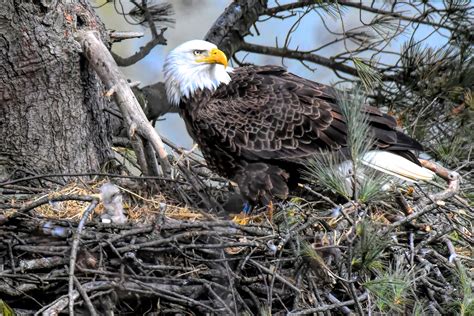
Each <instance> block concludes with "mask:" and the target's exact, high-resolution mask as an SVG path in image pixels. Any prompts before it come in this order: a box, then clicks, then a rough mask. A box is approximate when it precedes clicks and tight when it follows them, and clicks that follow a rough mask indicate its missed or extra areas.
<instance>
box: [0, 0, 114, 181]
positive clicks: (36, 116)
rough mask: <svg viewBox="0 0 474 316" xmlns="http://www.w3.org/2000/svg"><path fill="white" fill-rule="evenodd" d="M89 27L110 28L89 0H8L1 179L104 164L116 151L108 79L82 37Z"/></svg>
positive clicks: (1, 76) (2, 57) (3, 25)
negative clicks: (84, 52)
mask: <svg viewBox="0 0 474 316" xmlns="http://www.w3.org/2000/svg"><path fill="white" fill-rule="evenodd" d="M83 27H88V28H93V29H96V30H98V31H99V32H100V31H104V27H103V25H102V23H101V22H100V21H99V19H98V18H97V16H96V15H95V14H94V12H93V11H92V9H91V7H90V5H89V4H88V2H87V1H86V0H79V1H71V0H69V1H66V0H41V1H22V0H7V1H6V4H5V2H3V4H2V5H1V6H0V181H1V179H2V178H3V177H4V176H5V175H6V174H8V173H9V172H12V171H13V170H27V171H29V172H33V173H71V172H75V173H79V172H90V171H98V170H100V168H101V167H102V166H103V165H104V163H105V162H106V161H107V160H108V159H109V157H111V151H110V143H111V137H110V133H109V130H110V128H109V121H108V116H107V115H106V114H105V113H104V109H105V107H106V105H107V100H106V99H105V98H104V97H103V86H102V83H101V82H100V80H99V78H98V77H97V76H96V74H95V72H94V71H93V70H92V68H90V67H89V65H88V63H87V61H86V59H85V58H84V57H82V56H81V53H80V47H79V45H78V43H77V42H76V41H75V39H74V35H75V32H76V31H77V30H78V29H80V28H83Z"/></svg>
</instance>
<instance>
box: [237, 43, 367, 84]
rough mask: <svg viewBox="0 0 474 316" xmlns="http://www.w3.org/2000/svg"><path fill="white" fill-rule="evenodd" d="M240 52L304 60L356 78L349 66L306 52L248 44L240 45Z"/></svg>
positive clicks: (354, 70) (354, 72)
mask: <svg viewBox="0 0 474 316" xmlns="http://www.w3.org/2000/svg"><path fill="white" fill-rule="evenodd" d="M240 49H241V50H244V51H247V52H251V53H257V54H265V55H273V56H279V57H287V58H292V59H297V60H306V61H310V62H313V63H315V64H319V65H321V66H325V67H328V68H331V69H334V70H337V71H342V72H344V73H347V74H350V75H353V76H358V72H357V69H355V68H352V67H350V66H347V65H344V64H342V63H338V62H336V61H334V60H333V59H331V58H326V57H323V56H319V55H315V54H311V53H307V52H300V51H295V50H290V49H287V48H277V47H270V46H262V45H258V44H250V43H246V42H244V43H242V45H241V47H240Z"/></svg>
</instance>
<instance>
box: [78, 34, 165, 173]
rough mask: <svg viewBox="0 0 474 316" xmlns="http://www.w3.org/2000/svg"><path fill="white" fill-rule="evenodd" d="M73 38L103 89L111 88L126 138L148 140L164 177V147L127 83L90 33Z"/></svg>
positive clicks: (106, 50)
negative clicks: (123, 123)
mask: <svg viewBox="0 0 474 316" xmlns="http://www.w3.org/2000/svg"><path fill="white" fill-rule="evenodd" d="M76 38H77V40H78V41H79V43H80V44H81V47H82V49H83V51H84V55H85V56H86V58H87V59H88V60H89V62H90V63H91V65H92V67H93V68H94V69H95V70H96V72H97V73H98V75H99V77H100V78H101V79H102V81H103V82H104V84H105V86H106V87H107V88H108V89H111V88H114V90H115V93H114V96H115V99H116V102H117V104H118V106H119V108H120V111H121V112H122V116H123V118H124V121H125V123H126V126H127V128H128V133H129V136H130V138H131V139H133V138H134V137H143V138H144V139H146V140H148V141H149V142H150V143H151V145H152V146H153V149H154V150H155V151H156V153H157V154H158V156H159V157H160V164H161V167H162V169H163V171H164V173H165V174H168V173H169V170H170V165H169V162H168V154H167V153H166V150H165V148H164V144H163V142H162V140H161V138H160V136H159V135H158V134H157V133H156V131H155V129H154V128H153V126H152V125H151V124H150V123H149V122H148V119H147V118H146V116H145V114H144V113H143V110H142V108H141V107H140V104H139V103H138V101H137V99H136V98H135V96H134V94H133V92H132V91H131V89H130V87H129V85H128V82H127V81H126V80H125V78H124V77H123V75H122V73H121V72H120V70H119V69H118V67H117V64H116V63H115V61H114V60H113V58H112V56H111V54H110V52H109V50H108V49H107V47H105V45H104V44H103V43H102V41H100V40H99V39H98V38H97V36H96V34H95V33H94V32H92V31H81V32H78V34H77V36H76ZM138 146H139V145H138ZM140 151H142V150H140ZM137 154H138V153H137ZM141 167H142V168H143V170H147V169H148V168H147V166H146V165H145V166H141Z"/></svg>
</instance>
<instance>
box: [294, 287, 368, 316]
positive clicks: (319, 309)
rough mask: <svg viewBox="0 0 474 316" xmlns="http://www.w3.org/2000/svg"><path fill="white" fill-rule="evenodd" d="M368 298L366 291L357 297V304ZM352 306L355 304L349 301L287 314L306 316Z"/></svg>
mask: <svg viewBox="0 0 474 316" xmlns="http://www.w3.org/2000/svg"><path fill="white" fill-rule="evenodd" d="M368 297H369V292H368V291H367V292H365V293H363V294H362V295H360V296H359V297H357V300H358V301H359V302H363V301H365V300H366V299H367V298H368ZM354 304H355V300H349V301H345V302H341V303H336V304H331V305H322V306H318V307H314V308H308V309H304V310H301V311H296V312H290V313H289V314H288V316H297V315H308V314H313V313H319V312H324V311H330V310H332V309H336V308H341V307H343V306H350V305H354Z"/></svg>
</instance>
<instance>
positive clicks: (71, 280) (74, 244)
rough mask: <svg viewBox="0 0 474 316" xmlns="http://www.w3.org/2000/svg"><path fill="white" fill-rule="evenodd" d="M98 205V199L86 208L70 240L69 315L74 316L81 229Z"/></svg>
mask: <svg viewBox="0 0 474 316" xmlns="http://www.w3.org/2000/svg"><path fill="white" fill-rule="evenodd" d="M98 203H99V200H98V199H94V200H93V201H92V202H91V204H89V206H88V207H87V208H86V210H85V211H84V213H83V214H82V218H81V220H80V222H79V225H78V226H77V230H76V233H75V234H74V237H73V240H72V248H71V258H70V260H69V291H68V297H69V315H74V269H75V267H76V258H77V250H78V247H79V241H80V238H81V233H82V229H83V228H84V225H85V224H86V221H87V218H88V217H89V215H90V214H91V213H92V211H94V209H95V207H96V206H97V204H98Z"/></svg>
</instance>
